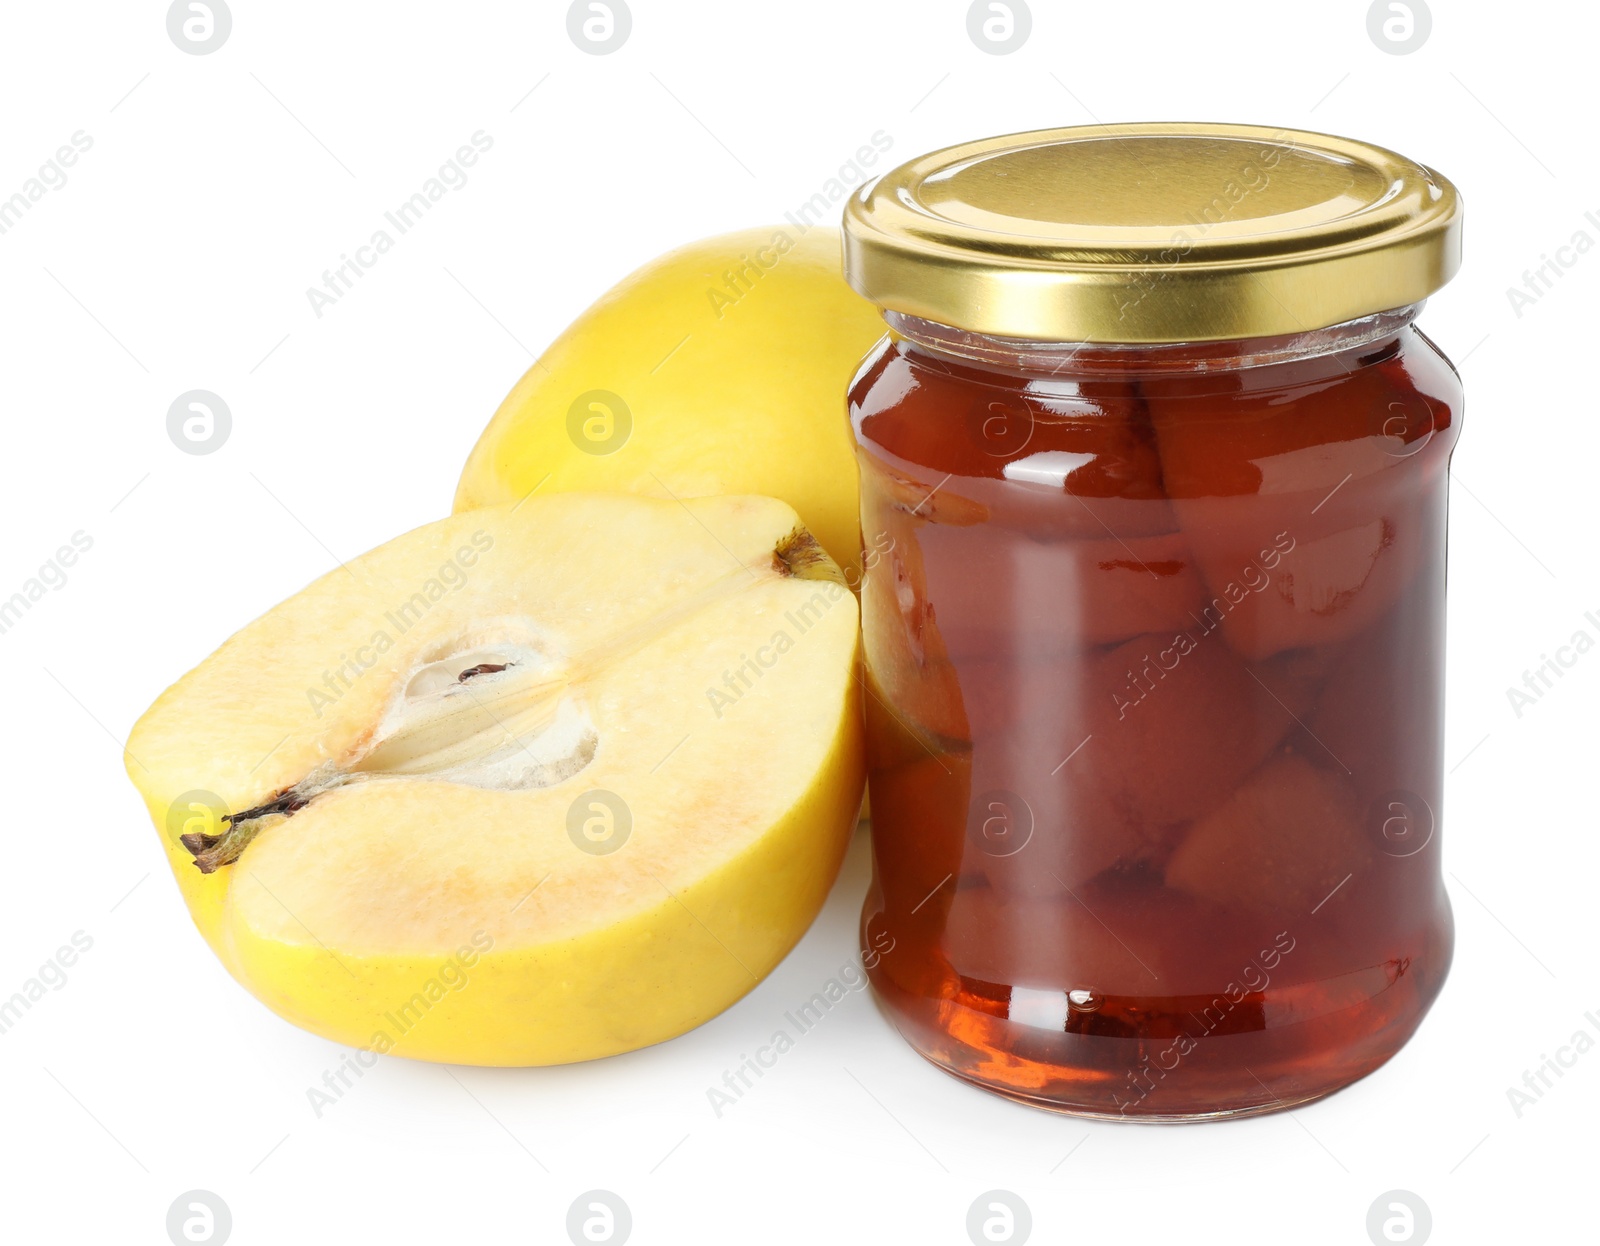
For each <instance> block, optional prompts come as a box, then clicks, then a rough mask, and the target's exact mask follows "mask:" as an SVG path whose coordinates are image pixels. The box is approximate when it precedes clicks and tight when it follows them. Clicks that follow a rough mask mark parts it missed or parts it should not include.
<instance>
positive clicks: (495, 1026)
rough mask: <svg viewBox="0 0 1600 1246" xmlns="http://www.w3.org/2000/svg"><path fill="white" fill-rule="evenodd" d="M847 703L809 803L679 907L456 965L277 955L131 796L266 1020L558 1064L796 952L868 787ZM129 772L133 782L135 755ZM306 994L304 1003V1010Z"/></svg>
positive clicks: (293, 950)
mask: <svg viewBox="0 0 1600 1246" xmlns="http://www.w3.org/2000/svg"><path fill="white" fill-rule="evenodd" d="M859 696H860V693H859V684H858V683H857V681H855V680H851V681H850V683H849V686H848V691H847V693H846V695H845V696H844V697H843V698H842V699H841V702H840V713H839V717H838V721H837V723H836V725H835V727H834V730H833V739H832V745H831V747H830V749H829V750H828V754H827V760H826V763H825V764H824V765H823V766H821V767H820V768H819V769H818V771H817V775H816V778H815V780H814V781H813V783H812V785H811V787H810V789H809V790H808V791H807V792H806V793H805V795H804V796H803V797H802V798H801V799H800V800H799V801H798V802H797V803H796V804H795V805H794V806H793V807H792V808H791V809H790V810H789V811H788V813H787V814H786V815H785V816H784V817H782V818H781V819H780V820H779V821H777V822H776V823H774V824H773V826H772V827H771V829H770V830H769V831H768V832H767V833H766V834H765V835H763V836H762V837H761V838H760V839H758V840H756V841H755V842H754V843H753V844H752V845H751V846H750V847H749V848H748V849H747V850H746V851H745V852H743V853H742V854H740V855H739V856H737V857H734V858H732V859H730V860H729V861H727V862H725V863H724V864H723V865H722V866H721V867H720V868H718V869H717V870H715V871H713V872H712V873H711V874H709V875H707V876H706V877H705V878H703V879H701V880H700V881H699V882H697V883H696V884H694V885H693V886H692V887H689V888H686V889H682V890H680V891H679V892H678V893H677V896H676V898H673V897H672V896H669V895H668V894H667V893H666V892H665V891H663V893H662V903H661V904H660V905H659V906H657V907H656V908H654V909H652V910H650V911H649V912H646V913H644V914H641V915H638V916H636V917H633V918H631V919H628V920H626V921H622V922H618V923H615V924H613V925H610V926H607V927H605V928H603V929H599V930H596V931H593V932H591V933H589V934H586V935H583V936H581V937H579V938H576V939H572V940H570V941H567V942H564V943H557V944H540V945H536V946H532V947H526V946H525V947H514V946H509V945H506V946H502V945H501V944H499V943H497V942H496V941H495V931H494V929H493V925H492V922H491V923H486V925H485V928H484V929H483V930H482V931H481V932H478V933H479V934H480V935H481V936H482V937H481V938H478V940H477V946H473V945H472V943H471V942H470V941H468V942H464V944H463V947H464V948H465V949H466V952H467V953H468V955H465V956H460V957H457V958H454V961H453V965H452V964H450V961H451V958H447V957H445V956H440V957H437V958H434V959H427V958H422V957H413V956H352V955H350V954H348V953H338V954H335V953H333V952H331V951H329V950H327V949H324V948H323V947H321V946H320V945H319V944H318V943H317V942H316V941H315V939H314V938H308V940H307V941H306V942H305V943H302V944H297V945H288V944H284V943H280V942H276V941H267V940H262V939H259V938H257V937H255V936H254V935H253V934H252V932H251V931H250V930H249V929H248V928H247V927H246V926H244V924H243V923H242V922H236V921H234V920H233V918H232V913H231V907H230V904H229V900H228V896H229V888H230V886H231V884H232V881H233V876H234V874H235V870H236V868H237V867H234V866H226V867H224V868H223V869H221V870H219V871H218V872H217V873H215V874H212V875H209V876H208V875H203V874H201V873H200V872H199V871H198V870H196V869H195V867H194V863H193V861H192V859H191V858H190V856H189V854H188V852H187V851H185V850H184V849H183V848H182V847H181V846H180V845H177V844H175V843H174V842H172V841H171V840H170V839H169V838H168V837H167V835H166V834H165V832H164V828H165V825H166V817H167V808H166V805H165V804H164V802H162V801H161V800H160V799H158V798H157V797H156V796H155V795H154V794H152V793H151V792H149V791H146V790H144V789H143V788H142V787H141V794H142V795H143V796H144V798H145V803H146V806H147V807H148V809H149V811H150V816H151V818H152V820H153V821H154V822H155V825H156V829H157V831H158V832H161V833H162V834H161V838H162V841H163V843H164V844H165V846H166V849H167V858H168V862H169V864H170V865H171V866H172V869H173V873H174V875H175V876H176V878H177V880H178V885H179V888H180V890H181V891H182V892H183V897H184V900H185V902H186V903H187V904H188V906H189V912H190V916H191V917H192V918H193V919H194V922H195V925H196V926H197V927H198V928H199V929H200V932H201V934H202V935H204V936H205V939H206V942H207V943H209V944H210V945H211V947H212V949H213V951H215V952H216V954H217V956H218V957H219V958H220V959H221V960H222V962H223V964H224V965H226V966H227V968H228V971H229V972H230V973H232V974H233V976H234V977H235V978H236V979H238V981H239V982H240V983H241V984H242V985H244V986H245V987H246V988H247V989H248V990H250V991H251V993H253V994H254V995H255V996H256V997H257V998H258V999H260V1000H261V1001H262V1002H263V1003H264V1004H266V1005H267V1006H268V1007H269V1008H271V1009H272V1010H273V1011H274V1012H277V1013H278V1014H279V1015H281V1016H283V1017H285V1018H286V1019H288V1020H290V1021H292V1022H294V1023H295V1024H296V1025H299V1026H301V1027H303V1028H305V1029H307V1030H310V1031H312V1032H313V1033H315V1034H320V1035H322V1036H323V1037H324V1038H328V1039H331V1040H332V1041H334V1042H337V1043H342V1044H345V1045H348V1046H351V1047H355V1048H362V1049H366V1050H371V1051H374V1052H377V1053H379V1054H395V1055H402V1056H409V1057H411V1058H413V1059H419V1060H435V1061H440V1062H444V1063H451V1064H477V1065H508V1066H526V1065H549V1064H566V1063H571V1062H574V1061H579V1060H591V1059H596V1058H598V1057H601V1056H609V1055H615V1054H617V1053H619V1052H624V1051H631V1050H633V1049H635V1048H638V1047H644V1046H648V1045H650V1044H652V1043H659V1042H663V1041H665V1040H666V1039H669V1038H674V1037H676V1036H677V1035H679V1034H682V1033H684V1032H685V1031H687V1030H691V1029H693V1028H694V1027H695V1026H697V1025H700V1024H701V1023H703V1022H705V1021H708V1020H710V1019H711V1018H712V1017H714V1016H716V1015H717V1014H718V1013H720V1012H722V1011H724V1010H725V1009H727V1008H728V1007H729V1006H731V1005H732V1004H733V1003H735V1002H736V1001H737V1000H739V999H740V998H742V997H743V996H744V995H745V994H747V993H748V992H749V991H750V990H751V989H752V988H753V987H754V986H755V985H756V984H757V983H758V982H759V981H760V980H761V979H762V978H764V977H765V976H766V975H767V974H768V973H769V972H770V971H771V970H772V969H773V968H774V967H775V966H776V965H777V964H778V962H779V961H781V960H782V959H783V958H784V956H785V955H787V954H788V952H789V951H790V949H791V948H793V947H794V945H795V944H796V943H797V942H799V940H800V937H801V936H802V935H803V934H804V933H805V932H806V930H807V928H808V927H809V926H810V925H811V922H812V921H813V920H814V919H815V917H816V915H817V913H818V912H819V911H821V908H822V905H823V902H824V900H825V899H826V898H827V894H828V890H829V888H831V887H832V885H833V882H834V879H835V878H836V877H837V876H838V873H839V866H840V864H841V862H842V860H843V858H844V853H845V849H846V848H847V847H848V845H849V841H850V836H851V833H852V831H853V830H854V828H855V825H856V814H857V809H858V807H859V805H860V803H861V791H862V785H863V783H864V782H865V775H864V771H863V765H862V740H861V707H860V703H859ZM128 771H129V775H130V777H131V778H132V779H133V780H134V783H135V784H136V785H137V784H138V783H139V780H140V777H141V776H140V773H139V768H138V766H137V764H136V763H134V762H133V761H132V760H131V759H129V763H128ZM736 774H737V759H730V776H731V777H732V776H736ZM713 932H715V933H713ZM416 996H420V997H421V999H422V1001H423V1004H425V1005H426V1007H423V1006H422V1005H421V1004H418V1003H416V1002H415V1001H414V998H413V997H416ZM306 1000H314V1001H316V1007H315V1008H314V1009H308V1008H307V1007H305V1006H304V1003H303V1001H306ZM408 1004H409V1008H408Z"/></svg>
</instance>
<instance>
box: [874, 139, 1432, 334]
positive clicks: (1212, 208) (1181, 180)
mask: <svg viewBox="0 0 1600 1246" xmlns="http://www.w3.org/2000/svg"><path fill="white" fill-rule="evenodd" d="M844 238H845V243H844V252H845V260H844V266H845V276H846V277H847V279H848V280H849V282H850V284H851V285H852V286H853V287H854V288H855V289H856V291H857V292H859V293H860V294H862V295H864V296H865V297H866V298H868V299H871V300H872V301H873V302H875V303H877V304H878V305H879V306H880V307H885V308H888V309H890V310H893V311H898V312H904V313H906V314H908V315H912V316H919V317H922V318H923V319H925V320H933V321H937V322H939V323H941V324H947V325H954V326H956V327H958V328H962V329H968V330H971V331H973V332H977V333H990V334H995V335H998V336H1003V337H1019V338H1035V339H1043V340H1048V341H1063V342H1188V341H1210V340H1217V339H1224V338H1240V337H1270V336H1275V335H1278V334H1286V333H1299V332H1304V331H1306V330H1310V329H1319V328H1325V327H1326V326H1328V325H1333V324H1339V323H1342V322H1343V321H1346V320H1354V319H1356V318H1357V317H1359V316H1365V315H1370V314H1371V313H1373V312H1377V311H1383V310H1386V309H1388V308H1392V307H1401V306H1404V305H1405V304H1408V303H1417V302H1420V301H1421V300H1422V299H1424V298H1426V297H1427V296H1428V295H1429V294H1431V293H1432V292H1433V291H1435V290H1437V289H1438V288H1439V287H1440V286H1442V285H1444V283H1445V282H1446V281H1448V280H1449V279H1450V278H1451V277H1452V276H1454V275H1455V271H1456V269H1457V268H1458V267H1459V266H1460V262H1461V205H1460V199H1459V197H1458V196H1457V194H1456V189H1455V187H1454V186H1452V185H1451V184H1450V183H1449V181H1447V180H1446V179H1445V178H1443V177H1441V176H1440V175H1439V174H1437V173H1435V172H1434V171H1433V170H1432V169H1429V168H1427V167H1425V166H1423V165H1420V164H1416V163H1414V162H1412V161H1410V160H1407V159H1405V158H1404V157H1403V156H1398V155H1396V154H1395V153H1394V152H1392V151H1386V150H1384V149H1383V148H1381V147H1373V146H1371V145H1370V144H1367V143H1358V142H1355V141H1354V140H1352V139H1346V138H1335V137H1333V136H1331V135H1327V134H1316V133H1312V132H1310V131H1305V130H1275V129H1270V128H1268V127H1265V126H1246V125H1193V124H1170V125H1165V124H1140V125H1103V126H1077V127H1072V128H1068V129H1059V130H1036V131H1033V132H1031V133H1028V134H1010V135H1005V136H1003V137H1001V138H991V139H983V140H981V141H978V142H974V143H963V144H962V145H960V146H958V147H947V148H944V149H943V150H942V151H936V152H931V153H930V154H928V155H926V156H922V157H920V158H918V159H916V160H913V161H911V162H909V163H908V164H903V165H901V166H900V167H899V168H897V169H894V170H892V171H891V172H889V173H886V174H884V175H883V176H882V177H881V178H879V179H878V180H877V181H876V182H872V183H869V184H868V185H866V186H864V187H862V189H861V190H860V191H859V192H858V193H857V194H856V195H854V196H853V197H852V198H851V199H850V201H849V203H848V204H847V205H846V206H845V212H844Z"/></svg>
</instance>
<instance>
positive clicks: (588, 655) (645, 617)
mask: <svg viewBox="0 0 1600 1246" xmlns="http://www.w3.org/2000/svg"><path fill="white" fill-rule="evenodd" d="M856 649H857V607H856V602H855V598H854V597H853V596H852V594H851V593H850V591H849V590H848V589H847V588H846V587H845V585H844V583H843V577H842V576H841V574H840V572H839V569H838V567H837V566H836V565H835V564H834V563H833V562H832V560H831V559H829V558H828V556H827V555H826V554H825V553H823V551H822V550H821V548H820V546H818V544H817V543H816V541H815V540H814V539H813V538H812V537H811V535H810V534H809V533H808V532H807V531H806V530H805V529H804V528H803V527H800V526H799V525H798V522H797V518H796V515H795V512H794V511H793V510H792V509H791V508H790V507H789V506H788V505H786V504H785V503H783V502H780V501H776V500H774V499H770V498H761V497H715V498H702V499H695V500H692V501H689V502H686V503H681V504H680V503H677V502H670V501H656V500H651V499H644V498H636V497H627V496H599V495H590V494H564V495H558V496H551V497H535V498H532V499H530V500H528V501H527V502H525V503H523V504H521V505H519V506H515V507H510V508H503V507H502V508H493V509H487V510H480V511H475V512H473V513H470V514H463V515H458V516H455V517H452V518H450V519H446V520H442V521H440V522H438V523H433V524H429V525H427V526H425V527H422V528H419V529H417V530H416V531H414V532H411V533H408V534H406V535H405V536H402V537H399V538H397V539H396V540H394V541H391V542H389V543H388V544H386V545H383V546H381V547H379V548H378V549H376V550H373V551H372V552H370V553H368V554H366V555H364V556H363V557H361V558H358V559H355V560H354V561H352V562H351V563H350V564H349V565H348V566H347V567H341V568H340V569H338V570H335V571H332V572H330V573H329V574H327V575H325V576H323V577H322V578H321V579H319V580H317V581H316V582H315V583H313V584H311V585H310V586H309V587H307V588H306V589H304V590H303V591H301V592H300V593H298V594H297V595H295V596H294V597H291V598H290V599H289V600H288V601H286V602H284V603H282V604H281V605H279V606H277V607H276V608H274V609H273V610H271V611H269V612H268V613H267V614H265V615H264V616H262V617H261V618H259V619H257V620H256V621H255V622H254V623H251V624H250V625H249V626H247V627H245V628H244V629H243V630H242V631H240V632H239V633H237V634H236V635H234V636H233V637H232V638H231V639H229V640H228V641H227V642H226V643H225V644H224V645H223V646H222V647H221V648H220V649H219V650H217V652H216V653H214V654H212V656H211V657H209V658H207V659H206V660H205V661H204V662H202V663H201V664H200V665H199V666H198V667H196V668H195V669H194V670H192V671H190V672H189V674H187V675H185V676H184V677H183V678H182V679H181V680H179V681H178V682H177V683H176V684H175V685H173V687H171V688H169V689H168V690H167V691H166V692H165V693H163V694H162V696H161V697H160V698H159V699H158V700H157V701H156V703H155V704H154V705H153V706H152V707H151V709H150V710H149V711H148V712H147V713H146V714H145V715H144V717H143V718H142V719H141V720H140V721H139V723H138V725H137V726H136V727H135V728H134V731H133V733H132V735H131V736H130V738H129V741H128V750H127V767H128V771H129V774H130V776H131V777H132V778H133V781H134V783H135V784H136V785H137V786H138V788H139V790H140V792H141V793H142V795H143V796H144V798H145V801H146V804H147V805H148V807H149V810H150V813H151V815H152V817H153V818H154V819H155V822H156V825H157V827H158V829H160V830H162V831H163V833H164V837H165V839H166V842H167V848H168V854H169V857H170V860H171V864H172V867H173V869H174V872H175V873H176V875H177V877H178V881H179V884H180V887H181V888H182V891H183V893H184V896H185V898H186V900H187V901H188V904H189V907H190V909H191V911H192V914H193V916H194V919H195V922H196V924H197V925H198V926H199V928H200V930H201V932H202V933H203V934H204V935H205V937H206V939H207V940H208V941H209V942H210V944H211V946H212V948H213V949H214V950H215V951H216V953H217V954H218V956H220V957H221V959H222V960H223V962H224V963H225V964H226V965H227V967H228V969H229V970H230V971H231V972H232V973H233V975H234V976H235V977H236V978H238V979H239V981H240V982H241V983H243V984H244V985H245V986H246V987H248V988H249V989H250V990H251V991H252V992H254V993H255V994H256V995H257V996H258V997H259V998H260V999H261V1000H262V1001H263V1002H265V1003H266V1004H267V1005H268V1006H270V1007H271V1008H273V1009H275V1010H276V1011H277V1012H279V1013H281V1014H282V1015H283V1016H284V1017H286V1018H288V1019H289V1020H291V1021H293V1022H295V1023H296V1024H298V1025H301V1026H304V1027H305V1028H307V1029H310V1030H312V1031H314V1032H316V1033H318V1034H322V1035H324V1036H326V1037H328V1038H331V1039H334V1040H336V1041H339V1042H342V1043H348V1044H352V1045H354V1046H357V1047H362V1048H368V1049H372V1050H377V1051H380V1052H383V1051H391V1050H392V1051H395V1052H398V1053H399V1054H402V1055H407V1056H413V1057H418V1058H423V1059H431V1060H444V1061H454V1062H461V1063H472V1064H500V1065H524V1064H553V1063H562V1062H566V1061H573V1060H582V1059H588V1058H591V1057H596V1056H604V1055H609V1054H612V1053H615V1052H620V1051H626V1050H630V1049H633V1048H636V1047H641V1046H644V1045H646V1044H649V1043H654V1042H658V1041H660V1040H663V1039H666V1038H670V1037H672V1036H673V1035H676V1034H680V1033H682V1032H683V1031H685V1030H688V1029H690V1028H692V1027H693V1026H696V1025H698V1024H700V1023H701V1022H703V1021H705V1020H707V1019H708V1018H710V1017H712V1016H714V1015H715V1014H717V1013H718V1012H720V1011H722V1010H723V1009H724V1008H726V1007H727V1006H728V1005H730V1004H731V1003H733V1002H734V1001H735V1000H736V999H738V998H739V997H740V996H742V995H744V994H745V993H746V992H747V991H748V990H750V989H751V988H752V987H753V986H754V985H755V984H756V983H757V982H758V981H759V980H760V979H761V977H763V976H764V975H765V974H766V973H767V972H768V971H769V970H771V969H772V968H773V966H775V965H776V964H777V963H778V961H779V960H781V959H782V958H783V956H784V955H785V954H786V953H787V952H788V951H789V949H790V948H791V947H792V946H793V945H794V943H795V942H796V941H797V940H798V939H799V938H800V936H801V934H802V933H803V932H804V931H805V929H806V927H807V926H808V925H809V924H810V922H811V920H812V919H813V917H814V916H815V915H816V913H817V911H818V910H819V908H820V907H821V905H822V902H823V900H824V898H825V896H826V893H827V891H828V888H829V886H830V885H831V884H832V882H833V880H834V877H835V875H836V873H837V871H838V867H839V863H840V860H841V857H842V855H843V851H844V848H845V845H846V842H847V840H848V838H849V835H850V832H851V830H852V828H853V826H854V824H855V817H856V811H857V808H858V806H859V805H860V802H861V787H862V761H861V743H860V726H859V706H858V704H857V696H858V691H857V688H858V685H857V681H856V678H855V664H856ZM175 806H176V808H175ZM208 808H215V809H219V810H223V811H224V812H223V815H222V816H221V817H213V818H212V819H211V820H210V823H209V825H208V824H207V813H206V811H207V809H208ZM227 811H231V812H227Z"/></svg>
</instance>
